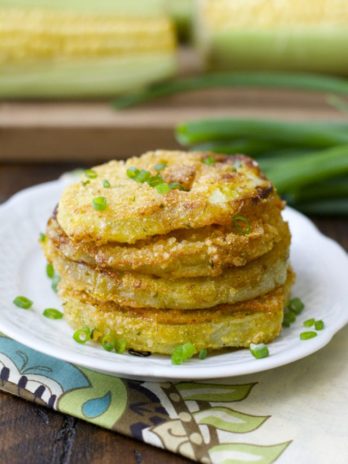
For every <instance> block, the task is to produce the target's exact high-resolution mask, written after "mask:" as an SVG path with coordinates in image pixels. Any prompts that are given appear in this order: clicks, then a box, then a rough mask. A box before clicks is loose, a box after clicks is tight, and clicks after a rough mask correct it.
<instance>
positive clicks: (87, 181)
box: [82, 179, 91, 187]
mask: <svg viewBox="0 0 348 464" xmlns="http://www.w3.org/2000/svg"><path fill="white" fill-rule="evenodd" d="M90 183H91V181H90V180H89V179H87V180H83V181H82V185H83V186H84V187H86V185H88V184H90Z"/></svg>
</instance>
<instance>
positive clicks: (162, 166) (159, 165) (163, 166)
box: [154, 163, 167, 171]
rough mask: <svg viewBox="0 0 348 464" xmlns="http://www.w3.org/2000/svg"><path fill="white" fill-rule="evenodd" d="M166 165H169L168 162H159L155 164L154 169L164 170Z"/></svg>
mask: <svg viewBox="0 0 348 464" xmlns="http://www.w3.org/2000/svg"><path fill="white" fill-rule="evenodd" d="M166 167H167V163H158V164H155V166H154V170H155V171H163V169H165V168H166Z"/></svg>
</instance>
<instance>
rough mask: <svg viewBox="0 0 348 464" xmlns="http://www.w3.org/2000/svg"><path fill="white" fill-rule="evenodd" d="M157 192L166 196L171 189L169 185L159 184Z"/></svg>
mask: <svg viewBox="0 0 348 464" xmlns="http://www.w3.org/2000/svg"><path fill="white" fill-rule="evenodd" d="M155 188H156V190H157V192H158V193H161V194H162V195H163V194H165V193H168V192H170V190H171V188H170V187H169V185H168V184H166V183H165V182H163V183H162V184H158V185H156V187H155Z"/></svg>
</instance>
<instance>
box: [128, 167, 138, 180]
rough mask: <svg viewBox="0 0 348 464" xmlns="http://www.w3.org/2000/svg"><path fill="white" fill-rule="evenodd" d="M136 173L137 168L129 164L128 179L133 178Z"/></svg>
mask: <svg viewBox="0 0 348 464" xmlns="http://www.w3.org/2000/svg"><path fill="white" fill-rule="evenodd" d="M138 173H139V169H138V168H136V167H134V166H131V167H130V168H128V169H127V176H128V177H129V178H130V179H134V178H135V177H136V176H137V174H138Z"/></svg>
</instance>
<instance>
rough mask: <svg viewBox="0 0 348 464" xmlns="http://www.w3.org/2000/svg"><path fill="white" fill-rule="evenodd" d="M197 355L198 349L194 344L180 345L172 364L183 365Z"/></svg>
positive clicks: (174, 354)
mask: <svg viewBox="0 0 348 464" xmlns="http://www.w3.org/2000/svg"><path fill="white" fill-rule="evenodd" d="M195 353H196V347H195V345H194V344H193V343H191V342H187V343H184V344H183V345H178V346H176V347H175V348H174V351H173V353H172V364H177V365H178V364H182V363H183V362H184V361H187V360H188V359H190V358H192V356H193V355H194V354H195Z"/></svg>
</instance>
